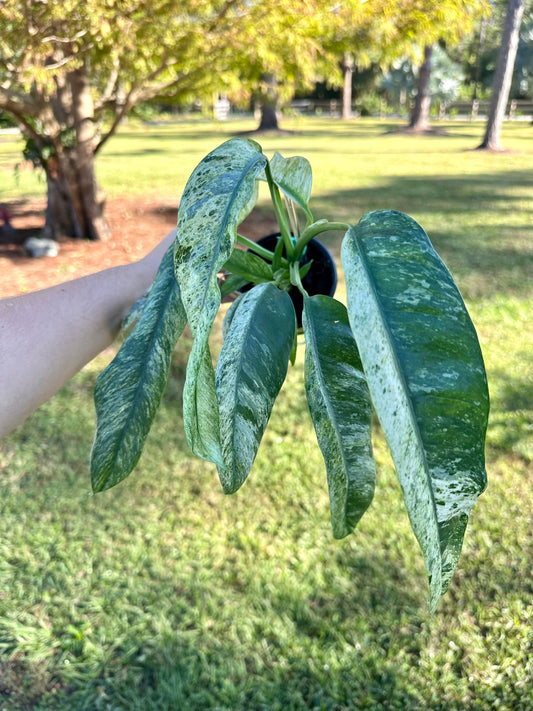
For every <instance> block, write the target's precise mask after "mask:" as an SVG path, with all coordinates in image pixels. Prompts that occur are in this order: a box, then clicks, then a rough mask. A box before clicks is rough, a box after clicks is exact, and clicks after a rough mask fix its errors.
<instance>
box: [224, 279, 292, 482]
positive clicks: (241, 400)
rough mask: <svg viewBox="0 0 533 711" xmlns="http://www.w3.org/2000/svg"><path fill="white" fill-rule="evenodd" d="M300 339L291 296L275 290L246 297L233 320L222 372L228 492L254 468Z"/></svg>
mask: <svg viewBox="0 0 533 711" xmlns="http://www.w3.org/2000/svg"><path fill="white" fill-rule="evenodd" d="M295 333H296V319H295V315H294V307H293V305H292V301H291V299H290V296H289V295H288V294H287V292H285V291H280V289H278V288H277V287H275V286H274V285H273V284H268V283H264V284H259V285H258V286H255V287H253V289H251V290H250V291H248V292H246V293H245V294H243V295H242V296H241V297H240V298H239V301H238V305H237V306H236V308H235V311H234V313H233V314H232V318H231V322H230V325H229V329H228V333H227V335H226V338H225V340H224V344H223V346H222V350H221V352H220V355H219V358H218V362H217V368H216V388H217V395H218V400H219V406H220V438H221V443H222V452H223V455H224V466H222V467H220V466H219V467H218V473H219V477H220V481H221V484H222V488H223V489H224V491H225V492H226V493H227V494H230V493H233V492H234V491H236V490H237V489H238V488H239V487H240V486H241V485H242V484H243V482H244V481H245V479H246V477H247V476H248V473H249V471H250V469H251V467H252V464H253V462H254V459H255V456H256V454H257V450H258V448H259V444H260V442H261V438H262V436H263V432H264V431H265V427H266V425H267V422H268V419H269V417H270V413H271V411H272V406H273V405H274V401H275V399H276V397H277V395H278V393H279V391H280V388H281V386H282V385H283V381H284V380H285V376H286V374H287V367H288V363H289V356H290V352H291V349H292V345H293V341H294V336H295Z"/></svg>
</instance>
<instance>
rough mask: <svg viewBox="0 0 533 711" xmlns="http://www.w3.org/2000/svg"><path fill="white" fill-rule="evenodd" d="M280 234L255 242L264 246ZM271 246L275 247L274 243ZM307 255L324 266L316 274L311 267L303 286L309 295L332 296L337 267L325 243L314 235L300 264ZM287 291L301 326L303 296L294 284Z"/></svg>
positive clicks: (269, 235)
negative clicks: (318, 281) (317, 280)
mask: <svg viewBox="0 0 533 711" xmlns="http://www.w3.org/2000/svg"><path fill="white" fill-rule="evenodd" d="M280 236H281V233H280V232H272V233H271V234H268V235H265V236H264V237H261V238H260V239H258V240H257V244H259V245H262V246H266V245H265V244H264V243H265V242H269V241H272V240H273V239H274V238H275V239H276V240H277V239H278V238H279V237H280ZM273 246H274V247H275V245H273ZM315 251H316V253H317V254H316V255H315V254H313V253H314V252H315ZM309 252H311V255H309ZM309 257H310V258H311V259H312V260H313V262H315V261H317V262H318V263H319V264H320V263H322V264H323V265H325V268H324V269H322V270H321V272H320V273H318V274H317V272H316V270H315V269H314V268H313V267H311V269H310V271H309V272H308V274H306V276H305V277H304V278H303V280H302V283H303V286H304V288H305V289H306V291H307V292H308V293H309V296H315V295H317V294H324V295H325V296H330V297H332V296H333V295H334V294H335V290H336V288H337V267H336V265H335V260H334V259H333V257H332V256H331V253H330V251H329V249H328V248H327V247H326V246H325V245H323V244H322V242H320V241H319V240H318V239H316V237H313V238H312V239H311V240H310V241H309V243H308V245H307V247H306V251H305V252H304V255H303V259H302V264H305V263H306V261H308V260H309ZM306 258H307V259H306ZM318 260H320V261H318ZM317 277H318V279H319V280H322V282H323V283H322V284H321V285H318V286H317V285H316V278H317ZM313 278H315V283H313ZM249 288H251V286H249V285H246V287H243V289H242V291H247V290H248V289H249ZM288 293H289V296H290V297H291V299H292V302H293V305H294V308H295V311H296V318H297V322H298V327H299V328H300V327H301V326H302V311H303V296H302V294H301V293H300V291H299V290H298V289H297V288H296V287H294V286H292V287H291V288H290V289H289V291H288Z"/></svg>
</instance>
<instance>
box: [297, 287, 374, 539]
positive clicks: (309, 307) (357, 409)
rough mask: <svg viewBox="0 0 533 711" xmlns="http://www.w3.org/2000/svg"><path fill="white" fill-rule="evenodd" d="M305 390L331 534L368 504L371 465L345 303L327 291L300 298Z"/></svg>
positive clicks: (351, 523) (365, 404) (365, 396)
mask: <svg viewBox="0 0 533 711" xmlns="http://www.w3.org/2000/svg"><path fill="white" fill-rule="evenodd" d="M303 328H304V334H305V344H306V348H305V390H306V394H307V401H308V403H309V410H310V412H311V417H312V419H313V423H314V426H315V431H316V435H317V439H318V444H319V445H320V449H321V450H322V454H323V455H324V461H325V464H326V471H327V476H328V488H329V498H330V508H331V525H332V528H333V535H334V536H335V538H343V537H344V536H347V535H348V534H349V533H350V532H351V531H353V529H354V528H355V526H356V525H357V523H358V521H359V519H360V518H361V516H362V515H363V514H364V512H365V511H366V510H367V508H368V507H369V506H370V503H371V501H372V497H373V496H374V487H375V481H376V466H375V463H374V457H373V454H372V441H371V419H372V403H371V400H370V394H369V392H368V386H367V383H366V379H365V376H364V373H363V367H362V365H361V359H360V357H359V352H358V350H357V345H356V343H355V340H354V337H353V333H352V331H351V329H350V324H349V321H348V314H347V311H346V307H345V306H344V305H343V304H341V303H339V302H338V301H336V300H335V299H332V298H330V297H329V296H312V297H310V298H305V299H304V311H303Z"/></svg>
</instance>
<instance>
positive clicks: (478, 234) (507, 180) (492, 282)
mask: <svg viewBox="0 0 533 711" xmlns="http://www.w3.org/2000/svg"><path fill="white" fill-rule="evenodd" d="M508 188H509V189H512V190H514V191H515V194H510V192H509V191H508ZM532 191H533V172H531V171H525V170H515V171H504V172H495V173H491V174H484V175H481V176H475V177H473V176H464V175H456V176H419V177H405V176H398V177H397V178H395V177H393V178H387V179H384V180H383V181H382V183H381V184H380V185H379V186H376V187H367V188H357V187H354V188H349V189H346V190H342V191H335V192H334V193H329V194H321V195H319V196H317V197H316V198H315V199H314V201H313V205H312V207H313V209H314V211H315V212H316V214H319V215H322V214H325V215H326V216H328V217H333V216H334V215H333V214H332V213H333V210H334V208H335V207H336V215H335V217H336V219H344V220H345V221H347V222H352V223H353V224H356V223H357V222H358V221H359V219H360V217H361V216H362V215H363V214H364V213H366V212H369V211H372V210H382V209H390V210H398V211H400V212H405V213H407V214H409V215H412V216H415V218H416V216H417V215H419V214H422V215H426V216H428V215H429V217H426V219H425V220H424V218H423V217H422V218H420V222H421V223H422V227H424V228H425V229H426V231H427V232H428V236H429V238H430V240H431V242H432V243H433V245H434V246H435V248H436V249H437V251H438V252H439V254H441V256H442V257H443V259H444V260H445V261H446V263H447V264H448V265H449V266H450V268H451V269H452V272H453V273H454V275H456V276H457V278H458V281H464V286H465V289H466V293H467V294H468V295H469V296H470V297H478V296H491V295H493V294H495V293H497V292H502V291H506V292H507V293H511V294H513V293H514V294H522V293H527V292H529V291H530V288H531V274H532V273H533V249H532V244H533V239H532V238H533V201H532V200H530V198H529V196H530V195H531V193H532ZM526 196H527V197H526ZM527 199H529V201H530V202H529V204H528V205H525V204H524V203H525V201H526V200H527ZM332 206H334V207H332ZM515 206H516V207H517V210H518V211H519V212H520V215H524V221H523V222H520V223H517V222H516V220H513V211H514V207H515ZM339 213H341V214H340V216H339ZM432 214H434V215H436V216H437V218H438V222H437V223H436V225H435V226H434V227H432V228H431V229H429V228H428V227H427V224H426V223H427V222H429V221H430V220H431V215H432ZM483 215H487V220H486V222H485V223H484V221H483ZM529 216H530V217H531V219H529ZM422 220H423V222H422Z"/></svg>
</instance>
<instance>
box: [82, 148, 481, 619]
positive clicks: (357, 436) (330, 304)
mask: <svg viewBox="0 0 533 711" xmlns="http://www.w3.org/2000/svg"><path fill="white" fill-rule="evenodd" d="M260 180H266V182H267V184H268V188H269V190H270V194H271V197H272V204H273V209H274V211H275V214H276V217H277V220H278V223H279V231H280V234H279V238H276V240H275V241H274V243H273V244H272V248H270V249H269V248H267V247H265V246H262V245H260V244H256V243H254V242H252V241H250V240H248V239H246V238H244V237H242V236H241V235H239V234H238V231H237V229H238V225H239V224H240V222H241V221H242V220H243V219H244V217H245V216H246V215H247V214H248V213H249V212H250V210H251V209H252V207H253V205H254V204H255V201H256V199H257V185H258V181H260ZM310 193H311V168H310V165H309V163H308V161H307V160H306V159H305V158H301V157H291V158H287V159H285V158H282V157H281V156H280V155H278V154H276V155H275V156H274V157H273V158H272V159H271V160H270V161H269V160H267V158H266V157H265V155H264V154H263V153H262V150H261V147H260V146H259V145H258V144H257V143H255V142H254V141H251V140H249V139H242V138H238V139H232V140H229V141H227V142H225V143H223V144H222V145H221V146H219V147H218V148H216V149H215V150H214V151H212V152H211V153H210V154H209V155H207V156H206V157H205V158H204V159H203V160H202V161H201V162H200V164H199V165H198V166H197V167H196V169H195V170H194V172H193V173H192V175H191V177H190V178H189V181H188V182H187V185H186V188H185V191H184V193H183V197H182V200H181V204H180V208H179V214H178V228H177V236H176V240H175V244H174V246H173V248H172V249H170V250H169V251H168V252H167V254H166V256H165V257H164V259H163V261H162V263H161V266H160V269H159V272H158V274H157V276H156V278H155V280H154V283H153V285H152V287H151V289H150V291H149V293H148V294H147V295H146V297H145V298H144V299H143V300H142V302H141V303H139V304H137V305H136V307H135V308H134V310H133V313H132V315H131V318H130V319H129V320H128V324H130V323H131V321H134V322H135V325H134V327H133V328H132V329H131V330H130V331H129V334H128V335H127V337H126V339H125V341H124V343H123V345H122V347H121V349H120V350H119V352H118V354H117V356H116V357H115V359H114V360H113V361H112V362H111V363H110V364H109V366H108V367H107V368H106V369H105V370H104V371H103V372H102V373H101V374H100V376H99V378H98V380H97V383H96V388H95V404H96V413H97V426H96V435H95V441H94V445H93V449H92V454H91V478H92V485H93V489H94V491H102V490H104V489H108V488H109V487H112V486H114V485H115V484H117V483H118V482H120V481H121V480H122V479H124V478H125V477H126V476H128V474H129V473H130V472H131V471H132V470H133V468H134V467H135V465H136V463H137V461H138V460H139V457H140V456H141V452H142V449H143V445H144V441H145V439H146V436H147V434H148V431H149V429H150V426H151V424H152V421H153V418H154V415H155V413H156V410H157V407H158V405H159V402H160V399H161V396H162V394H163V390H164V387H165V384H166V380H167V376H168V371H169V367H170V359H171V355H172V352H173V350H174V347H175V345H176V342H177V341H178V338H179V336H180V334H181V332H182V331H183V329H184V327H185V325H186V324H187V323H188V325H189V327H190V330H191V333H192V335H193V345H192V348H191V351H190V354H189V357H188V363H187V372H186V380H185V385H184V392H183V418H184V426H185V431H186V435H187V440H188V443H189V445H190V447H191V449H192V451H193V452H194V453H195V454H196V455H198V456H199V457H202V458H204V459H206V460H208V461H210V462H213V463H214V464H215V465H216V467H217V469H218V473H219V478H220V481H221V484H222V488H223V490H224V491H225V492H226V493H233V492H235V491H236V490H237V489H238V488H239V487H240V486H241V485H242V484H243V482H244V481H245V479H246V477H247V476H248V473H249V471H250V469H251V467H252V464H253V461H254V458H255V456H256V453H257V451H258V448H259V444H260V442H261V437H262V435H263V432H264V430H265V427H266V425H267V422H268V419H269V416H270V413H271V410H272V406H273V404H274V401H275V399H276V397H277V395H278V393H279V391H280V389H281V387H282V384H283V382H284V379H285V376H286V373H287V369H288V364H289V362H291V361H292V362H294V358H295V354H296V348H297V340H296V335H297V331H298V325H297V317H296V313H295V308H294V305H293V301H292V300H291V297H290V296H289V292H290V290H291V289H292V290H294V289H296V290H297V292H298V294H299V296H300V298H301V302H302V306H303V314H302V327H303V333H304V336H305V343H306V349H305V369H304V372H305V389H306V394H307V399H308V403H309V410H310V413H311V418H312V421H313V423H314V427H315V430H316V435H317V439H318V443H319V445H320V448H321V450H322V453H323V455H324V460H325V466H326V471H327V480H328V487H329V494H330V503H331V520H332V528H333V535H334V536H335V537H337V538H342V537H343V536H346V535H347V534H348V533H350V532H351V531H352V530H353V529H354V527H355V526H356V524H357V522H358V521H359V519H360V518H361V516H362V515H363V513H364V512H365V511H366V509H367V508H368V506H369V505H370V502H371V501H372V497H373V493H374V485H375V464H374V459H373V455H372V444H371V417H372V413H373V412H374V411H375V412H376V414H377V416H378V418H379V421H380V423H381V426H382V428H383V432H384V434H385V437H386V439H387V443H388V446H389V448H390V450H391V454H392V457H393V460H394V464H395V468H396V471H397V474H398V477H399V481H400V484H401V488H402V492H403V496H404V499H405V504H406V507H407V511H408V515H409V518H410V522H411V525H412V528H413V531H414V533H415V536H416V538H417V539H418V542H419V544H420V547H421V550H422V553H423V556H424V560H425V565H426V569H427V573H428V578H429V587H430V608H431V609H432V610H434V609H435V608H436V605H437V602H438V600H439V598H440V596H441V595H442V594H443V593H444V592H445V590H446V589H447V587H448V584H449V582H450V579H451V577H452V574H453V571H454V569H455V567H456V564H457V560H458V557H459V554H460V550H461V545H462V540H463V536H464V532H465V528H466V524H467V521H468V516H469V512H470V510H471V508H472V506H473V504H474V502H475V500H476V498H477V496H478V495H479V494H480V493H481V492H482V491H483V490H484V488H485V486H486V474H485V467H484V441H485V432H486V426H487V419H488V409H489V398H488V388H487V380H486V375H485V369H484V365H483V359H482V354H481V350H480V347H479V343H478V339H477V336H476V332H475V330H474V327H473V325H472V322H471V320H470V317H469V315H468V313H467V310H466V308H465V305H464V302H463V300H462V298H461V295H460V293H459V290H458V288H457V286H456V285H455V283H454V281H453V279H452V277H451V275H450V273H449V272H448V270H447V268H446V267H445V265H444V264H443V262H442V261H441V259H440V257H439V256H438V255H437V253H436V252H435V250H434V249H433V247H432V245H431V243H430V241H429V239H428V237H427V236H426V234H425V232H424V231H423V229H422V228H421V227H420V226H419V225H418V224H417V223H416V222H415V221H414V220H413V219H411V218H410V217H408V216H407V215H404V214H402V213H398V212H394V211H388V210H387V211H377V212H370V213H367V214H366V215H364V216H363V217H362V218H361V220H360V221H359V223H358V224H357V225H355V226H354V225H347V224H343V223H337V222H328V221H327V220H323V219H322V220H318V221H317V220H315V219H314V217H313V215H312V213H311V210H310V209H309V199H310ZM284 199H285V200H287V205H284V202H283V201H284ZM287 206H288V208H287ZM297 211H298V212H299V214H300V216H303V218H304V221H305V226H302V229H300V228H299V225H298V220H297V219H296V218H297V217H298V215H297V214H296V213H297ZM328 230H343V231H344V232H345V236H344V238H343V243H342V250H341V258H342V264H343V269H344V274H345V280H346V292H347V306H344V305H343V304H342V303H340V302H339V301H338V300H336V299H334V298H333V297H332V296H331V295H330V294H331V291H328V292H327V294H326V295H323V294H314V295H310V294H309V292H308V291H307V289H306V288H305V285H306V283H307V284H308V283H309V279H310V278H311V277H312V274H313V265H314V258H313V259H311V260H309V259H308V253H309V252H310V250H308V246H309V245H310V244H311V242H312V240H313V239H315V238H316V237H318V236H319V235H320V234H322V233H324V232H326V231H328ZM239 244H240V245H241V246H243V247H245V248H246V249H238V248H237V245H239ZM317 261H318V260H317ZM250 284H251V285H252V286H251V287H249V286H248V287H246V285H250ZM232 294H233V295H236V298H235V300H234V301H233V303H232V304H231V306H230V308H229V310H228V311H227V314H226V316H225V319H224V325H223V345H222V348H221V351H220V354H219V355H218V358H217V361H216V366H214V365H213V359H212V354H211V352H210V348H209V335H210V332H211V328H212V326H213V323H214V321H215V318H216V316H217V313H218V310H219V308H220V305H221V302H222V300H223V299H224V298H225V297H228V296H230V295H232Z"/></svg>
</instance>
